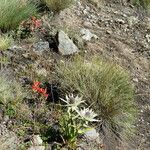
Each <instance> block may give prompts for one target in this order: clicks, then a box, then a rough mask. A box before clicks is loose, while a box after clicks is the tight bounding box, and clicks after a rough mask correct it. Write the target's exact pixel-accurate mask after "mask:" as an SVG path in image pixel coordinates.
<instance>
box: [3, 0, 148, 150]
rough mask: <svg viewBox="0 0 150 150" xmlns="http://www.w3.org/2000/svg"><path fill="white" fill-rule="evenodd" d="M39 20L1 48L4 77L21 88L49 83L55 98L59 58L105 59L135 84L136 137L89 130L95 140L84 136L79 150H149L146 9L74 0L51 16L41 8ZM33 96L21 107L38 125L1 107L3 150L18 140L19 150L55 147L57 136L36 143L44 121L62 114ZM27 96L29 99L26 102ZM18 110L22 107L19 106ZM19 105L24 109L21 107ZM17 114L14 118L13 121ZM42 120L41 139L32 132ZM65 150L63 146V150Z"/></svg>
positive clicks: (13, 146) (14, 148) (117, 0)
mask: <svg viewBox="0 0 150 150" xmlns="http://www.w3.org/2000/svg"><path fill="white" fill-rule="evenodd" d="M40 21H41V22H42V30H37V31H35V32H34V33H33V35H32V37H30V38H25V39H21V40H20V39H19V40H18V38H15V40H14V43H13V44H12V45H11V46H10V47H9V48H8V50H7V51H1V53H0V56H1V57H2V58H6V59H2V60H1V70H2V71H4V72H5V74H6V75H7V74H8V72H9V74H8V75H7V76H9V79H11V80H12V78H15V80H16V81H17V82H19V83H21V85H22V86H23V87H24V88H25V89H26V90H28V89H29V87H30V85H31V82H32V81H36V80H40V81H43V80H44V81H48V82H50V83H52V84H51V86H50V87H51V89H50V92H51V93H53V94H54V97H55V98H52V97H50V99H53V100H54V101H55V102H56V101H57V100H58V95H57V94H58V93H59V90H58V89H57V88H58V87H57V86H58V85H57V84H56V81H53V74H54V73H55V65H56V64H57V63H58V62H64V61H65V60H67V59H68V60H69V59H71V57H72V55H73V56H74V55H75V54H76V53H79V54H81V55H84V56H85V57H87V58H90V57H91V56H92V55H93V56H94V55H96V56H98V57H100V58H102V59H104V60H105V61H108V62H114V63H116V64H118V65H120V66H121V67H122V68H124V69H125V70H126V71H127V72H129V74H130V77H131V80H132V81H131V82H132V84H133V85H134V87H135V94H134V95H135V100H136V102H137V107H138V115H137V120H136V123H135V127H134V128H135V130H136V132H135V135H134V137H132V138H131V139H130V140H129V139H127V140H126V141H125V142H124V141H123V142H120V141H119V142H118V141H117V140H116V139H115V138H116V137H115V136H114V135H112V134H108V135H105V136H104V134H103V133H101V132H100V133H97V132H96V131H95V130H94V131H93V132H92V134H94V135H96V136H97V134H98V136H100V138H98V140H96V142H95V139H94V142H93V141H90V142H89V140H87V139H86V140H85V141H86V142H85V141H84V142H80V141H79V147H78V150H82V149H83V150H97V149H106V150H122V149H126V150H130V149H131V150H148V149H149V147H150V117H149V116H150V71H149V70H150V15H149V13H148V12H146V10H144V9H143V8H141V7H140V8H137V7H136V6H133V5H132V4H131V3H129V2H127V1H123V0H112V1H110V0H105V1H101V2H99V0H98V1H96V0H95V1H94V0H77V1H76V2H75V3H74V4H73V5H71V6H70V7H69V8H67V9H64V10H63V11H61V12H60V13H59V14H56V15H53V14H52V13H50V12H49V11H48V10H44V11H43V10H42V12H41V17H40ZM11 34H12V33H11ZM10 74H11V75H10ZM53 84H54V85H53ZM61 94H62V93H61ZM62 95H63V94H62ZM52 96H53V95H52ZM38 98H39V97H36V95H34V96H33V95H32V94H28V96H26V100H25V103H26V104H27V105H29V107H30V106H31V105H33V104H35V103H36V107H35V108H34V109H33V110H31V112H29V111H28V113H26V110H25V109H24V112H25V114H28V118H29V119H30V118H31V120H32V121H33V120H34V121H35V122H36V123H37V124H36V125H37V126H36V125H35V124H32V123H31V124H32V125H31V126H28V123H29V122H28V123H27V124H26V126H23V125H22V124H19V125H18V122H17V120H16V119H14V118H13V117H11V116H10V115H8V114H7V115H5V114H3V109H2V110H1V109H0V135H1V136H0V143H2V144H3V145H4V146H3V149H2V150H17V149H18V147H17V146H18V143H23V144H22V145H23V146H22V147H23V148H24V147H26V146H27V147H28V144H29V145H30V146H29V147H30V148H29V150H34V149H37V150H44V149H47V150H51V149H54V150H55V149H59V148H58V147H57V146H55V145H57V144H56V143H57V142H58V141H59V140H58V139H59V138H60V137H57V138H56V139H57V140H58V141H57V140H56V139H54V141H55V140H56V141H57V142H56V143H55V142H53V143H52V142H48V144H47V145H44V146H43V145H42V144H41V143H42V140H43V141H44V142H45V141H47V139H46V138H47V136H46V135H45V134H46V133H45V134H43V133H44V132H48V130H47V127H48V124H53V123H54V122H55V123H56V122H57V121H56V120H57V117H58V116H59V117H60V116H61V113H60V112H59V111H57V109H58V108H56V107H57V106H55V108H53V109H50V110H49V105H48V107H46V108H44V109H43V105H44V104H45V102H44V104H43V103H41V101H40V102H39V103H38V102H32V100H31V99H34V100H37V99H38ZM29 100H31V101H30V102H29ZM56 103H57V102H56ZM23 104H24V103H23ZM53 107H54V106H53ZM19 108H22V107H21V106H20V105H19ZM23 108H27V107H26V105H24V106H23ZM40 108H41V109H40ZM36 110H39V111H36ZM41 112H42V113H41ZM43 114H44V115H43ZM42 115H43V116H44V117H43V118H44V119H43V120H42V119H41V118H42V117H41V116H42ZM21 117H22V116H19V117H18V119H20V118H21ZM39 120H40V121H39ZM41 120H42V121H41ZM41 122H42V123H43V122H44V124H45V125H46V127H44V128H42V132H43V133H42V137H44V136H43V135H45V137H44V138H45V139H46V140H45V139H44V138H43V139H41V138H40V137H39V136H33V135H34V133H36V134H40V132H41V130H40V129H41V128H40V127H41V126H40V123H41ZM29 124H30V123H29ZM34 125H35V126H34ZM39 126H40V127H39ZM15 127H16V128H15ZM24 128H26V129H27V130H26V129H24ZM32 128H34V129H32ZM39 128H40V129H39ZM54 128H58V126H57V125H56V126H54ZM20 129H21V130H20ZM33 130H34V131H33ZM24 131H25V133H24ZM18 134H19V135H18ZM24 134H25V135H24ZM50 134H52V135H51V137H48V139H51V138H52V136H53V134H56V133H52V132H50ZM87 134H88V133H87ZM90 134H91V133H89V135H88V136H90ZM20 135H21V136H20ZM17 136H18V137H17ZM102 137H103V138H102ZM30 141H32V142H31V143H32V144H30ZM24 143H25V144H24ZM58 143H59V142H58ZM60 143H61V142H60ZM95 143H96V144H95ZM97 143H99V144H97ZM10 145H11V146H10ZM24 145H25V146H24ZM31 145H32V146H31ZM41 145H42V146H41ZM58 145H59V144H58ZM93 145H94V147H93ZM22 147H21V148H22ZM21 148H20V149H21ZM23 148H22V149H23ZM24 149H25V148H24ZM64 149H65V150H67V148H64Z"/></svg>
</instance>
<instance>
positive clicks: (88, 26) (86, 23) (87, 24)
mask: <svg viewBox="0 0 150 150" xmlns="http://www.w3.org/2000/svg"><path fill="white" fill-rule="evenodd" d="M83 25H84V26H85V27H86V28H91V27H92V23H91V22H88V21H85V22H83Z"/></svg>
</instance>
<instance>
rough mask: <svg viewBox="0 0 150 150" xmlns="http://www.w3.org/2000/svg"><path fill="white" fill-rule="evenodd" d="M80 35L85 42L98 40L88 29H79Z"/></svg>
mask: <svg viewBox="0 0 150 150" xmlns="http://www.w3.org/2000/svg"><path fill="white" fill-rule="evenodd" d="M80 33H81V35H82V38H83V39H84V40H85V41H91V39H98V36H97V35H95V34H93V33H91V32H90V31H89V30H88V29H85V28H83V29H81V31H80Z"/></svg>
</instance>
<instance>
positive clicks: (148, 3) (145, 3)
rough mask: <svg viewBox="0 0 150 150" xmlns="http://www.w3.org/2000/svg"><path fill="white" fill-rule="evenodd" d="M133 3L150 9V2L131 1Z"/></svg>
mask: <svg viewBox="0 0 150 150" xmlns="http://www.w3.org/2000/svg"><path fill="white" fill-rule="evenodd" d="M131 2H132V3H133V4H135V5H139V6H142V7H144V8H145V9H149V8H150V0H131Z"/></svg>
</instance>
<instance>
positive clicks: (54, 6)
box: [43, 0, 74, 13]
mask: <svg viewBox="0 0 150 150" xmlns="http://www.w3.org/2000/svg"><path fill="white" fill-rule="evenodd" d="M73 1H74V0H43V2H44V3H45V4H46V5H47V7H48V8H49V9H50V11H53V12H54V13H59V12H60V11H61V10H63V9H65V8H67V7H69V6H70V5H71V4H72V3H73Z"/></svg>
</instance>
